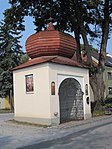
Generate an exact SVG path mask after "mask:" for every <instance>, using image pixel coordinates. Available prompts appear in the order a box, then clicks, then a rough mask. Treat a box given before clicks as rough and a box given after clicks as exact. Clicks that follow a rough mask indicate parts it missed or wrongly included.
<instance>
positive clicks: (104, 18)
mask: <svg viewBox="0 0 112 149" xmlns="http://www.w3.org/2000/svg"><path fill="white" fill-rule="evenodd" d="M9 3H10V4H11V8H10V9H7V10H6V11H5V13H4V15H5V20H6V23H7V24H9V25H11V26H12V28H16V29H17V30H18V31H22V30H24V29H25V26H24V24H23V22H24V17H25V16H32V17H33V18H34V24H35V25H36V31H37V32H38V31H39V30H42V29H45V28H46V27H47V24H48V19H49V18H50V17H53V21H54V22H55V27H56V28H57V29H58V30H60V31H68V32H74V34H75V37H76V40H77V43H78V51H77V56H78V57H79V56H80V53H81V52H80V39H79V38H80V36H82V38H83V42H84V49H85V51H86V53H87V62H88V64H89V65H90V66H92V61H91V50H90V46H89V43H90V42H89V39H94V40H95V39H96V40H100V39H101V40H100V42H99V43H100V56H99V65H98V69H97V70H98V71H97V72H94V73H96V75H94V74H93V77H94V76H96V78H95V79H91V80H96V82H99V83H98V84H97V85H96V86H97V89H98V90H97V91H98V93H97V92H96V94H97V99H100V100H101V99H103V98H104V95H103V92H104V84H103V78H102V75H103V71H104V65H105V63H104V62H105V54H106V46H107V41H108V37H109V32H110V28H111V13H112V1H111V0H100V1H99V0H87V1H85V0H66V1H62V0H47V1H46V0H42V1H41V0H38V1H37V0H31V1H26V0H9ZM18 14H19V15H18ZM91 26H92V27H91ZM88 35H89V37H90V38H88ZM99 37H100V38H99ZM78 59H79V58H78ZM91 84H92V83H91Z"/></svg>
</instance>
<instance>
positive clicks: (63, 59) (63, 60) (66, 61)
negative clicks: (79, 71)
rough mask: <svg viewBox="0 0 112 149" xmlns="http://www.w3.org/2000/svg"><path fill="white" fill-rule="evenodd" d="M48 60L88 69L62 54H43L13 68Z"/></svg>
mask: <svg viewBox="0 0 112 149" xmlns="http://www.w3.org/2000/svg"><path fill="white" fill-rule="evenodd" d="M46 62H51V63H56V64H62V65H68V66H74V67H80V68H86V69H88V66H87V65H85V64H83V63H78V62H77V61H74V60H72V59H69V58H66V57H62V56H42V57H38V58H34V59H31V60H29V61H27V62H26V63H24V64H21V65H20V66H17V67H15V68H13V69H12V70H18V69H22V68H26V67H30V66H34V65H38V64H42V63H46Z"/></svg>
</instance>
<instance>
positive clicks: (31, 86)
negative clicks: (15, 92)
mask: <svg viewBox="0 0 112 149" xmlns="http://www.w3.org/2000/svg"><path fill="white" fill-rule="evenodd" d="M25 80H26V92H27V93H33V92H34V83H33V74H30V75H26V76H25Z"/></svg>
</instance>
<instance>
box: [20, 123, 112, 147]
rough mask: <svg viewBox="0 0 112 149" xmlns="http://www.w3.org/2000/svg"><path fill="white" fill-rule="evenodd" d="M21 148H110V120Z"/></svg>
mask: <svg viewBox="0 0 112 149" xmlns="http://www.w3.org/2000/svg"><path fill="white" fill-rule="evenodd" d="M21 149H112V121H111V122H107V123H104V124H101V125H98V126H97V125H96V126H93V127H91V128H86V129H84V130H80V131H77V132H75V133H74V132H73V133H71V134H69V135H67V136H64V137H61V138H58V139H53V140H50V141H49V140H48V141H43V142H40V143H37V144H34V145H29V146H25V147H22V148H21Z"/></svg>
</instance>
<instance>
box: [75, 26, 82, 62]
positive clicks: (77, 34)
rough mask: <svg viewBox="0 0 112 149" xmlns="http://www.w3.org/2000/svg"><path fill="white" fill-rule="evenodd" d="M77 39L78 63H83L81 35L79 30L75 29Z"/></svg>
mask: <svg viewBox="0 0 112 149" xmlns="http://www.w3.org/2000/svg"><path fill="white" fill-rule="evenodd" d="M74 32H75V39H76V42H77V50H76V57H77V61H78V62H82V58H81V47H80V33H79V28H76V27H75V31H74Z"/></svg>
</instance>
